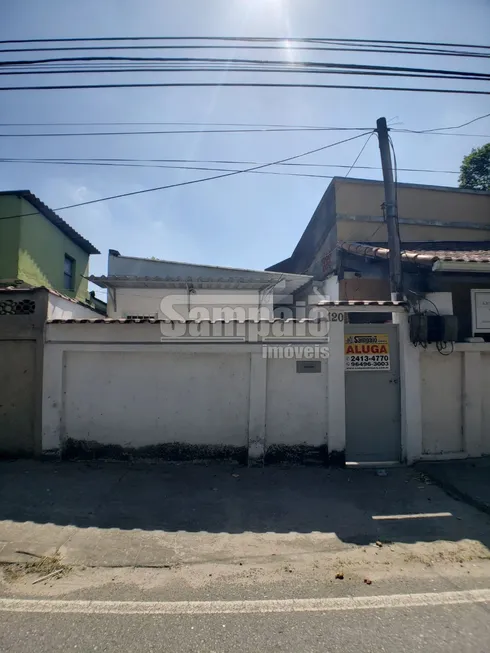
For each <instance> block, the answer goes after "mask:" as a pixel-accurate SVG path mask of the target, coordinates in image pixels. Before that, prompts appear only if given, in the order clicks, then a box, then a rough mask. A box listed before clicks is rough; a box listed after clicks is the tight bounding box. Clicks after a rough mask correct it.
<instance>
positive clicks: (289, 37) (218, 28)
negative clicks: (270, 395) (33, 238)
mask: <svg viewBox="0 0 490 653" xmlns="http://www.w3.org/2000/svg"><path fill="white" fill-rule="evenodd" d="M395 5H396V6H395ZM122 6H124V10H123V11H122V10H121V7H122ZM2 9H3V12H2V22H1V24H0V77H1V79H0V89H1V91H2V92H1V93H0V95H1V98H2V102H1V103H0V145H1V148H0V166H1V173H2V175H1V178H2V189H3V190H9V189H10V190H15V189H30V190H31V191H32V192H34V193H35V194H36V195H37V196H38V197H40V198H41V199H42V200H43V201H44V202H45V203H46V204H48V205H49V206H50V207H52V208H53V209H57V208H58V209H61V210H63V214H62V215H63V218H64V219H66V220H67V221H68V222H69V223H70V224H71V225H72V226H73V227H74V228H75V229H77V231H79V232H80V233H82V234H83V235H84V236H85V237H86V238H88V239H89V240H90V241H91V242H93V243H94V244H95V245H96V246H97V247H98V248H99V249H100V250H101V251H102V252H103V255H102V256H100V257H92V258H93V261H92V263H91V266H92V267H91V272H92V273H94V274H98V273H105V272H106V256H105V252H107V250H108V249H109V248H114V249H118V250H119V251H121V252H122V253H125V254H129V255H134V256H146V257H151V256H155V257H157V258H168V259H173V260H184V261H186V260H187V261H194V262H198V263H199V262H202V263H211V264H216V265H232V266H237V267H244V268H256V269H261V268H262V269H263V268H265V267H268V266H269V265H271V264H273V263H274V262H276V261H278V260H280V259H283V258H285V257H287V256H289V255H290V253H291V251H292V249H293V248H294V246H295V244H296V243H297V241H298V239H299V237H300V236H301V234H302V232H303V230H304V229H305V227H306V225H307V223H308V221H309V219H310V218H311V216H312V214H313V212H314V210H315V208H316V206H317V205H318V202H319V201H320V199H321V197H322V195H323V193H324V192H325V190H326V187H327V186H328V183H329V182H330V179H331V177H335V176H345V175H346V174H348V176H349V178H352V177H354V176H358V177H363V178H367V179H381V170H380V161H379V152H378V146H377V142H376V138H375V137H372V138H370V139H369V140H367V138H368V134H369V133H371V132H372V130H373V129H374V128H375V125H376V120H377V118H379V117H381V116H385V117H386V118H387V120H388V124H389V127H390V134H391V138H392V141H393V144H394V147H395V151H396V155H397V163H398V166H397V167H398V179H399V181H400V182H405V183H407V182H409V183H419V184H429V185H438V184H439V185H450V186H455V185H457V183H458V176H459V167H460V164H461V161H462V159H463V157H464V156H465V155H466V154H468V153H469V152H470V151H471V149H472V148H474V147H479V146H481V145H483V144H485V143H486V142H488V141H489V140H490V137H489V134H490V116H489V112H490V107H489V99H488V95H489V93H490V67H489V59H490V42H489V38H488V24H490V6H489V5H488V2H486V0H474V1H473V2H472V3H471V8H468V6H463V5H462V4H461V3H460V2H459V0H431V2H430V3H427V2H425V1H423V0H413V2H412V3H410V5H403V6H401V5H400V3H393V2H391V1H389V0H375V2H374V4H373V3H366V2H364V0H329V2H328V3H326V2H325V1H324V0H301V1H300V0H267V1H266V0H246V2H245V1H244V0H206V2H205V3H204V2H202V0H186V2H185V3H183V4H182V3H180V4H179V3H167V2H163V3H162V2H161V0H145V2H144V3H142V2H136V0H125V1H124V3H121V1H120V0H105V1H104V2H103V3H100V1H98V0H85V2H84V3H78V5H76V4H73V3H66V2H65V1H64V0H50V2H49V3H47V4H46V3H39V2H38V1H37V0H22V2H21V3H19V2H18V1H15V0H4V3H3V5H2ZM19 89H22V90H19ZM354 137H356V138H355V140H350V139H351V138H354ZM339 141H343V142H341V143H339V144H338V145H336V146H335V147H330V148H328V149H322V148H323V146H324V145H327V144H328V143H329V142H330V143H331V144H332V143H338V142H339ZM308 152H309V153H311V154H308V155H306V156H304V158H301V159H298V160H288V159H290V158H291V155H293V156H297V155H295V153H308ZM271 162H272V164H271ZM68 207H71V208H68Z"/></svg>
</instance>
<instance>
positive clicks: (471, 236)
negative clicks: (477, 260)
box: [334, 179, 490, 242]
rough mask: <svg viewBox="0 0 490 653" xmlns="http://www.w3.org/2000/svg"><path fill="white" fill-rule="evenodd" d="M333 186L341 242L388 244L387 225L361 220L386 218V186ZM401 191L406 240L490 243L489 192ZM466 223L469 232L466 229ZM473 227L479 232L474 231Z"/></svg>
mask: <svg viewBox="0 0 490 653" xmlns="http://www.w3.org/2000/svg"><path fill="white" fill-rule="evenodd" d="M334 183H335V199H336V208H335V210H336V214H337V221H338V225H337V228H338V239H339V240H340V241H344V240H346V241H355V242H371V241H374V242H380V241H381V242H383V241H385V242H386V240H387V237H388V235H387V232H386V226H385V225H384V224H382V222H381V221H380V222H378V223H373V222H370V221H369V220H367V219H365V220H363V217H364V218H366V216H367V217H378V218H381V217H382V209H381V205H382V204H383V203H384V188H383V184H382V183H380V182H372V181H362V180H357V179H352V180H342V179H335V180H334ZM397 192H398V217H399V220H400V237H401V240H402V241H405V242H409V241H424V240H436V241H437V240H475V241H478V240H490V220H489V216H490V193H484V192H482V193H477V192H474V191H466V190H462V189H457V188H455V189H454V191H451V190H438V189H437V187H431V186H427V187H423V186H422V187H416V186H410V185H404V184H398V187H397ZM404 219H408V220H417V221H419V222H421V223H423V222H426V223H427V225H426V226H425V225H420V224H405V223H404V222H403V220H404ZM429 222H431V223H432V224H429ZM434 222H436V223H439V224H434ZM451 223H453V224H454V223H459V226H457V227H451ZM464 223H467V224H468V227H466V228H465V227H464V226H462V224H463V225H464ZM473 225H477V226H480V228H479V229H474V228H472V226H473ZM378 227H379V229H378ZM485 227H486V228H485Z"/></svg>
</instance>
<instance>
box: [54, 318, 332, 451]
mask: <svg viewBox="0 0 490 653" xmlns="http://www.w3.org/2000/svg"><path fill="white" fill-rule="evenodd" d="M167 326H168V325H167ZM242 326H243V325H242ZM281 327H282V329H279V327H278V326H277V327H276V332H275V333H276V335H274V337H272V336H271V338H270V339H267V344H270V345H273V346H280V345H283V344H284V345H292V346H294V347H302V346H310V347H311V348H312V349H314V347H315V345H316V347H317V348H318V347H326V343H327V338H326V336H324V337H323V338H318V337H316V338H315V337H309V336H305V337H301V338H296V337H295V336H294V326H293V325H292V324H288V323H282V324H281ZM249 333H250V332H249ZM169 335H170V336H171V334H169ZM161 339H162V335H161V329H160V324H158V323H155V324H150V323H139V324H138V323H123V324H118V323H115V324H114V323H93V324H86V323H66V324H63V323H54V324H49V323H48V324H47V330H46V344H45V353H44V387H43V452H44V454H50V455H59V454H60V453H61V452H62V451H63V449H64V448H66V447H70V446H71V447H72V448H73V447H74V448H75V450H76V453H80V451H87V452H88V453H87V455H88V456H89V457H90V456H92V455H97V454H99V455H104V456H106V457H107V456H111V455H113V454H114V453H117V452H119V453H121V452H129V453H130V454H134V455H138V453H140V452H141V453H142V454H143V455H153V454H154V455H159V454H162V455H163V456H164V457H165V456H167V457H177V458H178V457H180V456H179V454H182V455H183V457H185V458H188V457H192V456H193V455H195V457H196V458H198V457H207V456H208V455H211V456H213V455H216V456H220V454H223V455H224V456H226V457H227V456H228V455H230V453H231V455H232V456H233V455H234V453H236V454H237V456H236V457H239V456H242V455H243V456H244V457H245V458H247V457H248V459H249V461H250V462H254V461H257V462H262V460H263V459H264V457H265V458H266V459H267V457H269V458H270V459H271V460H272V459H274V460H287V459H295V460H302V459H304V458H306V457H308V458H311V457H312V456H317V457H319V458H320V457H323V456H324V455H325V454H326V452H327V451H328V450H329V443H328V437H327V433H328V432H329V429H330V423H329V419H328V393H327V387H328V378H329V365H328V360H327V359H324V358H323V359H321V361H320V366H321V371H320V372H319V373H297V371H296V362H297V359H295V358H290V359H277V358H272V359H271V358H267V357H264V353H263V344H264V343H263V342H261V341H260V340H259V342H255V341H252V342H250V341H247V340H246V338H245V337H238V338H237V339H236V341H233V339H231V338H229V339H227V338H226V337H224V336H221V337H215V338H212V337H209V338H204V339H203V340H201V341H198V340H197V339H192V338H183V339H179V337H175V338H171V337H167V336H163V342H161ZM317 351H318V350H317ZM299 358H300V359H302V360H303V359H304V357H302V356H300V357H299ZM193 452H194V453H193Z"/></svg>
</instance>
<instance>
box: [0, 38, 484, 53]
mask: <svg viewBox="0 0 490 653" xmlns="http://www.w3.org/2000/svg"><path fill="white" fill-rule="evenodd" d="M104 41H108V42H113V41H121V42H130V41H232V42H236V41H249V42H271V43H283V42H285V41H286V42H287V41H290V42H293V43H294V42H307V43H329V42H334V43H365V44H392V45H421V46H431V47H433V46H434V47H451V48H478V49H482V50H485V49H487V50H490V46H489V45H477V44H474V43H439V42H434V41H400V40H388V39H358V38H355V39H351V38H350V39H345V38H331V37H306V38H305V37H289V36H284V37H271V36H99V37H63V38H52V39H50V38H42V39H39V38H38V39H9V40H2V41H0V44H1V45H4V44H11V43H12V44H13V43H18V44H21V43H82V42H90V43H95V42H104Z"/></svg>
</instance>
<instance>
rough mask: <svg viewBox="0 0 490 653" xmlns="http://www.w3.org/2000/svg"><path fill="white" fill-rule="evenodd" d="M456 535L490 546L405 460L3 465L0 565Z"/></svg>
mask: <svg viewBox="0 0 490 653" xmlns="http://www.w3.org/2000/svg"><path fill="white" fill-rule="evenodd" d="M463 540H464V541H472V542H474V543H475V546H476V549H475V551H478V552H480V553H481V552H482V551H488V549H486V547H489V546H490V518H489V517H487V516H486V515H482V514H481V513H479V512H478V511H476V510H474V509H473V508H471V507H469V506H467V505H465V504H463V503H461V502H458V501H455V500H454V499H452V498H450V497H449V496H447V494H446V493H444V492H443V491H442V490H440V489H439V488H438V487H436V486H435V485H432V484H429V483H426V482H424V481H423V480H421V478H420V474H419V473H418V472H416V471H414V470H413V469H407V468H397V469H389V470H387V475H386V476H379V475H378V474H377V473H376V471H375V470H365V469H364V470H348V469H345V470H341V469H325V468H305V467H291V468H286V467H284V468H282V467H281V468H279V467H277V468H272V467H269V468H266V469H248V468H243V467H239V466H233V465H227V464H226V465H225V464H223V465H210V466H205V465H193V464H182V465H171V464H155V465H152V464H144V463H141V464H140V463H138V464H130V463H121V464H119V463H117V464H116V463H114V464H111V463H105V464H104V463H98V464H94V463H61V464H56V463H38V462H34V461H28V462H25V461H24V462H22V461H17V462H2V463H0V562H19V561H27V560H32V557H31V556H29V555H28V554H29V553H30V554H36V555H52V554H54V553H56V552H59V553H60V554H61V556H62V559H63V561H64V562H65V563H66V564H71V565H86V566H135V565H136V566H159V567H164V566H166V565H169V566H174V565H179V564H194V563H201V562H203V563H205V562H216V563H227V562H233V563H235V564H238V561H247V560H248V561H250V560H254V561H258V560H268V559H270V557H271V556H272V555H274V556H278V557H281V556H282V557H283V559H292V558H294V557H295V556H296V557H298V556H308V555H312V556H318V555H321V556H325V555H330V554H337V553H343V552H349V551H352V550H353V549H354V550H355V549H358V548H359V547H365V546H366V545H369V544H374V543H376V542H378V543H379V542H385V543H388V542H394V543H398V544H400V546H402V547H404V551H407V550H408V549H407V547H410V546H412V545H420V543H423V544H427V545H432V544H435V543H441V542H442V543H444V544H447V545H448V546H449V544H454V546H459V543H460V542H461V541H463ZM373 549H376V547H373ZM480 553H478V554H475V555H480Z"/></svg>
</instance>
